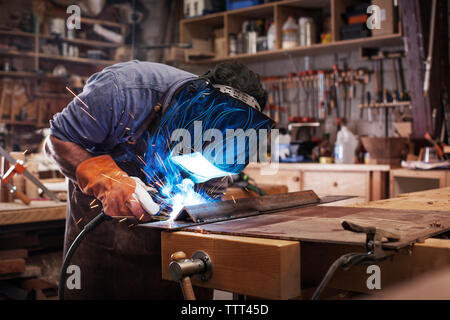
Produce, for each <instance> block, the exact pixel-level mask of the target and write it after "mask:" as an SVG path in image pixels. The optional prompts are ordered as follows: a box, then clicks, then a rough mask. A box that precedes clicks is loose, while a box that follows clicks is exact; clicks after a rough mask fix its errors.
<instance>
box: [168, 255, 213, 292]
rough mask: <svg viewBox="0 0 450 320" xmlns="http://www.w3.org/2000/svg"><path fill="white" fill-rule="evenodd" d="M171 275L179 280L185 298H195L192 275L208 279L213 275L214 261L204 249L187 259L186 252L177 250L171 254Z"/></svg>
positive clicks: (200, 278)
mask: <svg viewBox="0 0 450 320" xmlns="http://www.w3.org/2000/svg"><path fill="white" fill-rule="evenodd" d="M170 260H171V263H170V264H169V273H170V277H171V278H172V280H174V281H178V282H179V283H180V286H181V291H182V292H183V297H184V300H195V294H194V289H193V288H192V282H191V276H193V277H195V278H196V279H197V280H201V281H208V280H209V279H210V278H211V275H212V271H213V270H212V261H211V258H210V257H209V256H208V254H207V253H206V252H204V251H202V250H199V251H196V252H194V254H193V255H192V257H191V259H186V253H184V252H183V251H177V252H174V253H172V254H171V255H170Z"/></svg>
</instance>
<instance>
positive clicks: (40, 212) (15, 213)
mask: <svg viewBox="0 0 450 320" xmlns="http://www.w3.org/2000/svg"><path fill="white" fill-rule="evenodd" d="M65 219H66V203H65V202H55V201H47V200H42V201H31V203H30V204H29V205H26V204H23V203H21V202H18V201H16V202H2V203H0V227H1V226H7V225H16V224H23V223H38V222H45V221H55V220H56V221H58V220H65Z"/></svg>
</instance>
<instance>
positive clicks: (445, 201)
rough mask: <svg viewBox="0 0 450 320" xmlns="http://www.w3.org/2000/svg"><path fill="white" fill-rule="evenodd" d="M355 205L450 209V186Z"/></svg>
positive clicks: (410, 208) (436, 209)
mask: <svg viewBox="0 0 450 320" xmlns="http://www.w3.org/2000/svg"><path fill="white" fill-rule="evenodd" d="M354 207H360V208H379V209H403V210H424V211H450V187H447V188H442V189H434V190H427V191H420V192H413V193H407V194H402V195H400V196H399V197H398V198H393V199H385V200H379V201H373V202H370V203H368V204H357V205H354Z"/></svg>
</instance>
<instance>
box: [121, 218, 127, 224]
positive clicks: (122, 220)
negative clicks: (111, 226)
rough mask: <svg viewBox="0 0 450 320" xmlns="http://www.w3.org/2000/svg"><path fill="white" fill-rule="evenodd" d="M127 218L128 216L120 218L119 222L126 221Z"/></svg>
mask: <svg viewBox="0 0 450 320" xmlns="http://www.w3.org/2000/svg"><path fill="white" fill-rule="evenodd" d="M127 219H128V218H123V219H120V220H119V223H120V222H124V221H125V220H127Z"/></svg>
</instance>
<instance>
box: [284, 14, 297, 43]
mask: <svg viewBox="0 0 450 320" xmlns="http://www.w3.org/2000/svg"><path fill="white" fill-rule="evenodd" d="M297 46H298V25H297V23H295V20H294V18H292V17H291V16H290V17H288V18H287V20H286V22H285V23H284V25H283V45H282V47H283V49H291V48H295V47H297Z"/></svg>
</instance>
